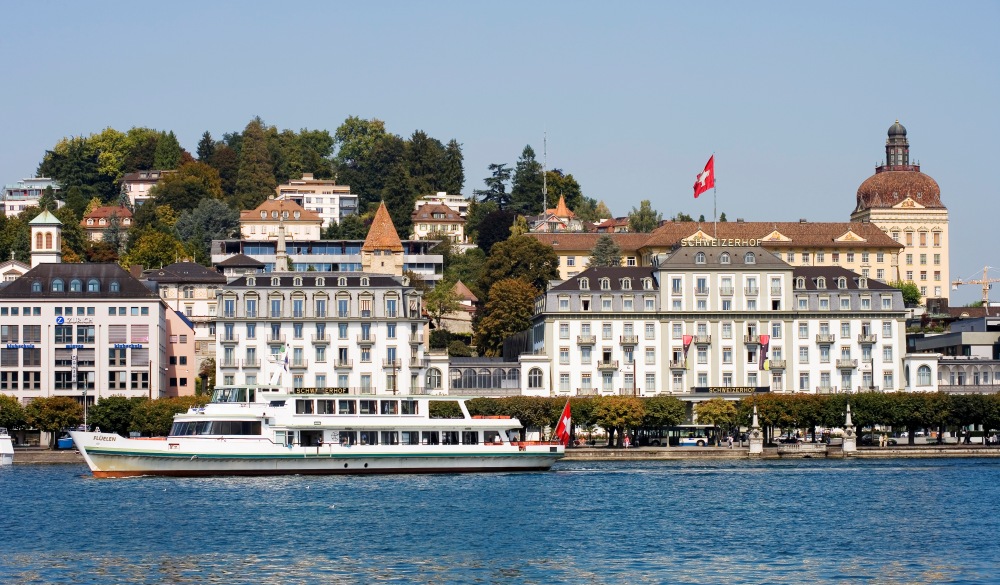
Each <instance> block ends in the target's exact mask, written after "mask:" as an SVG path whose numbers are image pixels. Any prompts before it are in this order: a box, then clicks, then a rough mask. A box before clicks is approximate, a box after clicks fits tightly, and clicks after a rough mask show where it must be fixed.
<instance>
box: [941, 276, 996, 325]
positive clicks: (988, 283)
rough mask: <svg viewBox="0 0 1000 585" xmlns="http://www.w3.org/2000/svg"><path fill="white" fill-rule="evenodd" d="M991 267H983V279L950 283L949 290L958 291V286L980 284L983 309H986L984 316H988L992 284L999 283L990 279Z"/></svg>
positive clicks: (994, 279)
mask: <svg viewBox="0 0 1000 585" xmlns="http://www.w3.org/2000/svg"><path fill="white" fill-rule="evenodd" d="M990 268H992V267H991V266H983V277H982V278H978V279H975V280H962V279H961V278H959V279H958V280H954V281H952V283H951V290H958V286H959V285H960V284H981V285H983V307H984V308H985V309H986V315H987V316H989V314H990V289H991V288H993V283H994V282H1000V278H990V277H989V271H990Z"/></svg>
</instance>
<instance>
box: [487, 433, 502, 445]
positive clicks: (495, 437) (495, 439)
mask: <svg viewBox="0 0 1000 585" xmlns="http://www.w3.org/2000/svg"><path fill="white" fill-rule="evenodd" d="M483 442H484V443H497V444H499V443H503V439H501V438H500V433H499V432H497V431H483Z"/></svg>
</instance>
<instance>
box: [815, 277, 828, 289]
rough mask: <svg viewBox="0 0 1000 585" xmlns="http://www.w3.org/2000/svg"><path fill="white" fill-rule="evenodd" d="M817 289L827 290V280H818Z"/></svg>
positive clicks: (821, 278)
mask: <svg viewBox="0 0 1000 585" xmlns="http://www.w3.org/2000/svg"><path fill="white" fill-rule="evenodd" d="M816 288H826V278H825V277H822V276H820V277H819V278H817V279H816Z"/></svg>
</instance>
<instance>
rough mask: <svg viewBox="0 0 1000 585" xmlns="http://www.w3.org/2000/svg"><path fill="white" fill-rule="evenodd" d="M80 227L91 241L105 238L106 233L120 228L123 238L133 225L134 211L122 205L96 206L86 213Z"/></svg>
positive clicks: (120, 234)
mask: <svg viewBox="0 0 1000 585" xmlns="http://www.w3.org/2000/svg"><path fill="white" fill-rule="evenodd" d="M80 227H81V228H83V233H85V234H86V235H87V239H88V240H90V241H91V242H100V241H103V240H104V236H105V234H106V233H107V232H108V231H109V230H112V229H115V230H118V233H119V236H120V238H121V239H124V238H125V235H126V232H127V231H128V230H129V229H130V228H131V227H132V212H131V211H129V209H128V208H127V207H123V206H120V205H104V206H101V207H95V208H94V209H92V210H91V211H90V212H89V213H86V214H84V216H83V219H81V220H80Z"/></svg>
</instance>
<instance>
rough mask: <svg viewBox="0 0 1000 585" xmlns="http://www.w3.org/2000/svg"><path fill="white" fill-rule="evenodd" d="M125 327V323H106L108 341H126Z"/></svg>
mask: <svg viewBox="0 0 1000 585" xmlns="http://www.w3.org/2000/svg"><path fill="white" fill-rule="evenodd" d="M127 327H128V326H127V325H108V343H128V332H127V331H126V328H127ZM133 329H134V327H133Z"/></svg>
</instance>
